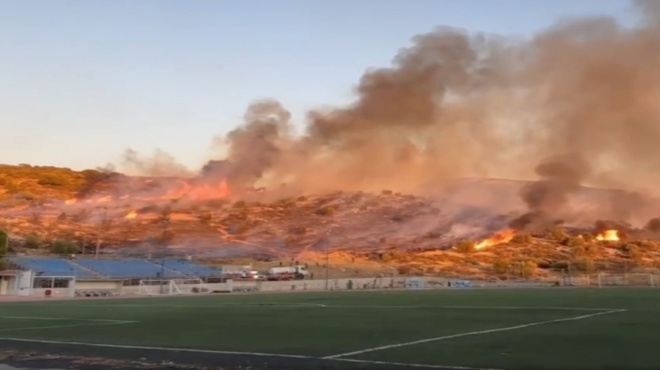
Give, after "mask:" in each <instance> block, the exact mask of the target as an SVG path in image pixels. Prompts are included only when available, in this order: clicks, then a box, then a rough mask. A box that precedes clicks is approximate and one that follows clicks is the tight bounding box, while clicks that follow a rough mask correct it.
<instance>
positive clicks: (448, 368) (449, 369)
mask: <svg viewBox="0 0 660 370" xmlns="http://www.w3.org/2000/svg"><path fill="white" fill-rule="evenodd" d="M324 360H332V361H341V362H355V363H359V364H374V365H392V366H407V367H418V368H424V369H445V370H502V369H494V368H483V367H470V366H456V365H430V364H411V363H406V362H389V361H373V360H358V359H353V358H324Z"/></svg>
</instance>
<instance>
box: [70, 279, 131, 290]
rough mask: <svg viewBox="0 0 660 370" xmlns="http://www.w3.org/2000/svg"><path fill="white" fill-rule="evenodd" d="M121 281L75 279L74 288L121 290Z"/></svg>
mask: <svg viewBox="0 0 660 370" xmlns="http://www.w3.org/2000/svg"><path fill="white" fill-rule="evenodd" d="M121 286H122V282H121V281H76V287H75V288H76V290H77V291H82V290H112V291H119V290H121Z"/></svg>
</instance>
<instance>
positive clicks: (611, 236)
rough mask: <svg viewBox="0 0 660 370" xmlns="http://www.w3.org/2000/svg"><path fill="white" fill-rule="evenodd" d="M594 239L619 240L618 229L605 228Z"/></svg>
mask: <svg viewBox="0 0 660 370" xmlns="http://www.w3.org/2000/svg"><path fill="white" fill-rule="evenodd" d="M596 240H601V241H608V242H617V241H619V240H621V239H620V238H619V230H614V229H612V230H605V231H603V232H601V233H600V234H598V235H596Z"/></svg>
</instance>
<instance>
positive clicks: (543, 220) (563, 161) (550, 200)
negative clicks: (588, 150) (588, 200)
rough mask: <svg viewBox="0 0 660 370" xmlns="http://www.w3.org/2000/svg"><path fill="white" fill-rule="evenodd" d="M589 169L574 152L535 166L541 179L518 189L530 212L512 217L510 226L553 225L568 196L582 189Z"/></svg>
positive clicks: (522, 227)
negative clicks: (513, 218)
mask: <svg viewBox="0 0 660 370" xmlns="http://www.w3.org/2000/svg"><path fill="white" fill-rule="evenodd" d="M589 171H590V168H589V164H588V163H587V161H586V160H584V158H582V157H581V156H580V155H579V154H577V153H571V154H564V155H559V156H554V157H550V158H546V159H545V160H544V161H543V162H541V163H540V164H539V165H538V166H537V167H536V174H537V175H538V176H539V177H540V180H539V181H536V182H533V183H530V184H528V185H525V186H523V187H522V189H521V192H520V196H521V198H522V199H523V201H524V202H525V203H526V204H527V207H528V208H529V211H530V212H529V213H527V214H525V215H523V216H521V217H519V218H517V219H515V220H514V221H513V222H512V223H511V226H512V227H514V228H518V229H524V228H528V227H530V226H535V227H540V226H548V225H551V224H553V223H554V224H556V223H557V220H558V219H560V218H561V217H562V213H563V211H565V209H566V207H567V203H568V201H569V197H570V196H571V195H573V194H575V193H576V192H578V191H579V190H580V189H581V183H582V181H583V180H584V179H585V178H586V177H587V176H588V175H589Z"/></svg>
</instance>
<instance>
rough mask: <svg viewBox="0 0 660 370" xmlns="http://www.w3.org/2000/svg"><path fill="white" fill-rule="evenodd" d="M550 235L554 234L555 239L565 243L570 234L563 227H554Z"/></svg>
mask: <svg viewBox="0 0 660 370" xmlns="http://www.w3.org/2000/svg"><path fill="white" fill-rule="evenodd" d="M550 235H551V236H552V238H553V239H555V240H556V241H558V242H560V243H563V242H564V241H565V240H566V239H567V238H568V234H566V232H565V231H564V230H561V229H554V230H552V231H551V232H550Z"/></svg>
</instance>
